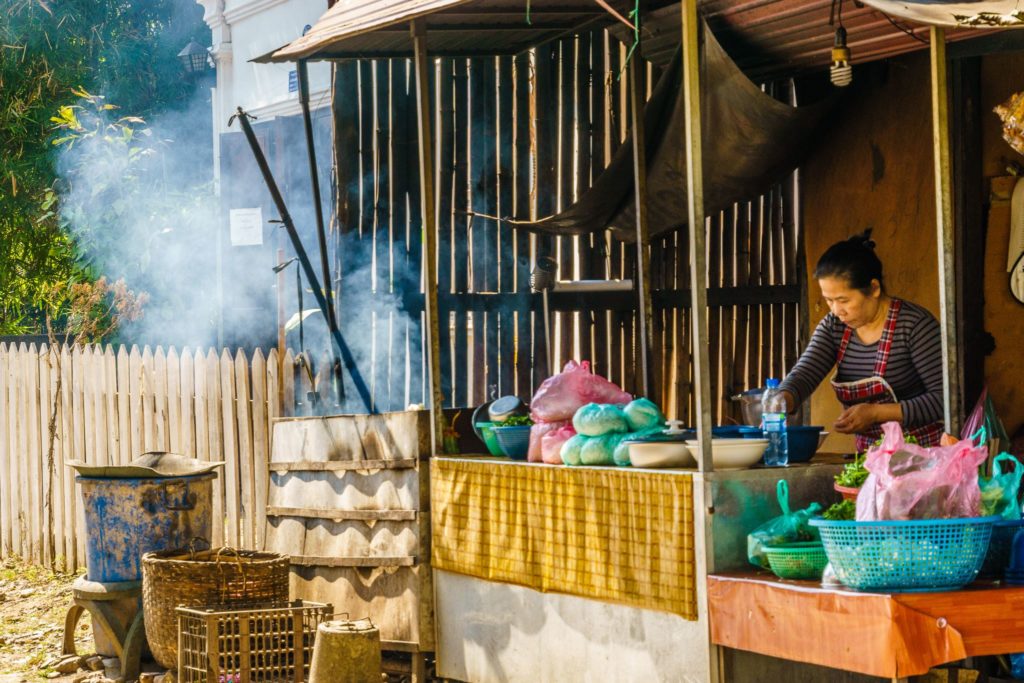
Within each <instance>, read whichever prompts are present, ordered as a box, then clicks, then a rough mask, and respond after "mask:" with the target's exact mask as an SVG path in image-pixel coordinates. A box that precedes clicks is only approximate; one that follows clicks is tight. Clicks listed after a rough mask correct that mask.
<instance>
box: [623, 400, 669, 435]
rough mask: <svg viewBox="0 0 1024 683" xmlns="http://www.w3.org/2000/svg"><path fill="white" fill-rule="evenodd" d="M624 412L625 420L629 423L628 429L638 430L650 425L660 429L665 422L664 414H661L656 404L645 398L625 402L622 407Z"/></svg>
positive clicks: (648, 427)
mask: <svg viewBox="0 0 1024 683" xmlns="http://www.w3.org/2000/svg"><path fill="white" fill-rule="evenodd" d="M622 412H624V413H625V414H626V422H627V423H629V431H631V432H639V431H641V430H644V429H650V428H651V427H657V428H658V429H662V428H663V427H662V425H664V424H665V416H664V415H662V414H661V410H659V409H658V406H656V405H654V402H653V401H650V400H648V399H646V398H638V399H634V400H632V401H630V402H629V403H627V404H626V407H625V408H623V409H622Z"/></svg>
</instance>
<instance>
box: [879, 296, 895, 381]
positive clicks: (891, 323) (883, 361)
mask: <svg viewBox="0 0 1024 683" xmlns="http://www.w3.org/2000/svg"><path fill="white" fill-rule="evenodd" d="M900 306H901V302H900V300H899V299H893V300H892V301H891V302H890V303H889V312H888V314H887V315H886V317H885V327H884V328H882V338H881V339H879V340H878V353H877V355H876V356H875V377H885V369H886V367H887V366H888V365H889V352H890V351H891V350H892V338H893V335H894V334H895V332H896V320H897V318H899V314H900Z"/></svg>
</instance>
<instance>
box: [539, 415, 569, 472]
mask: <svg viewBox="0 0 1024 683" xmlns="http://www.w3.org/2000/svg"><path fill="white" fill-rule="evenodd" d="M574 436H576V430H575V429H573V428H572V425H571V424H570V425H568V426H565V427H561V428H560V429H556V430H554V431H551V432H548V433H547V434H545V435H544V436H543V438H541V440H540V450H541V459H542V460H543V461H544V462H546V463H547V464H549V465H561V464H563V463H562V444H563V443H565V442H566V441H568V440H569V439H571V438H572V437H574Z"/></svg>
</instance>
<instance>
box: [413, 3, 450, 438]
mask: <svg viewBox="0 0 1024 683" xmlns="http://www.w3.org/2000/svg"><path fill="white" fill-rule="evenodd" d="M410 30H411V32H412V41H413V49H414V51H415V68H416V114H417V116H418V123H419V125H418V126H417V128H418V129H419V155H420V206H421V211H420V215H421V216H422V217H423V239H424V240H425V242H426V254H425V267H426V273H425V274H424V275H425V277H424V282H425V284H424V289H425V290H426V296H425V297H424V299H425V303H426V309H427V349H428V353H429V365H428V368H429V374H430V381H429V386H430V417H431V420H430V423H431V430H430V431H431V441H432V443H433V445H434V452H435V453H440V452H442V448H441V445H442V439H443V438H444V429H445V421H444V412H443V409H444V396H442V395H441V347H440V339H441V324H440V319H439V317H438V310H437V286H436V283H437V217H436V215H435V214H434V170H433V143H432V142H431V128H430V75H431V73H432V71H433V70H432V69H431V68H430V66H431V65H430V61H429V59H428V57H427V36H426V32H425V31H424V30H423V24H421V23H420V22H417V21H414V22H412V25H411V27H410Z"/></svg>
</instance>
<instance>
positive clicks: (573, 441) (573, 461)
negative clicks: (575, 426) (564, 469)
mask: <svg viewBox="0 0 1024 683" xmlns="http://www.w3.org/2000/svg"><path fill="white" fill-rule="evenodd" d="M587 438H588V437H586V436H583V435H582V434H577V435H576V436H574V437H572V438H570V439H569V440H568V441H566V442H565V443H563V444H562V450H561V451H559V453H560V454H561V456H562V462H564V463H565V464H566V465H581V464H583V463H582V462H581V461H580V450H581V449H582V448H583V444H585V443H586V442H587Z"/></svg>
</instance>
